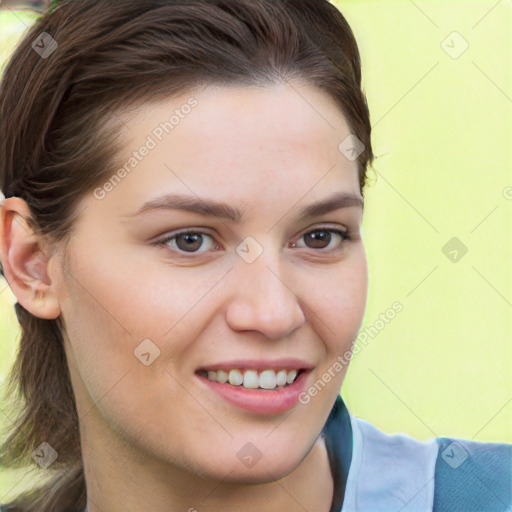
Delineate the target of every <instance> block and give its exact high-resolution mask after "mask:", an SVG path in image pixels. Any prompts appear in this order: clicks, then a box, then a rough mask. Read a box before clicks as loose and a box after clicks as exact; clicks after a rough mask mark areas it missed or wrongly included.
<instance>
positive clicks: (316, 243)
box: [305, 231, 331, 248]
mask: <svg viewBox="0 0 512 512" xmlns="http://www.w3.org/2000/svg"><path fill="white" fill-rule="evenodd" d="M319 233H320V234H319ZM308 237H309V238H310V239H311V241H312V242H313V244H312V245H309V247H313V248H318V247H320V248H322V247H325V246H322V244H325V242H327V245H329V242H330V241H331V234H330V233H329V232H328V231H312V232H311V233H309V234H307V235H306V237H305V240H307V238H308ZM306 245H307V243H306Z"/></svg>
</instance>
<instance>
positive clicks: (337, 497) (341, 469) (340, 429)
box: [321, 395, 353, 512]
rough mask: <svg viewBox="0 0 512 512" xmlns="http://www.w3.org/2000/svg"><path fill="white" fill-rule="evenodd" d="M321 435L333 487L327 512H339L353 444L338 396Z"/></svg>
mask: <svg viewBox="0 0 512 512" xmlns="http://www.w3.org/2000/svg"><path fill="white" fill-rule="evenodd" d="M321 435H322V437H323V438H324V440H325V446H326V449H327V454H328V456H329V464H330V466H331V473H332V479H333V485H334V492H333V499H332V503H331V508H330V510H329V512H340V510H341V508H342V506H343V498H344V496H345V486H346V482H347V477H348V471H349V469H350V463H351V461H352V443H353V438H352V426H351V424H350V414H349V412H348V409H347V407H346V405H345V402H344V401H343V399H342V398H341V396H340V395H338V396H337V397H336V400H335V402H334V405H333V407H332V409H331V412H330V413H329V416H328V418H327V421H326V423H325V425H324V428H323V429H322V433H321Z"/></svg>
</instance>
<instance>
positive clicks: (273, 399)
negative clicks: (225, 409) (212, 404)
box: [197, 370, 310, 414]
mask: <svg viewBox="0 0 512 512" xmlns="http://www.w3.org/2000/svg"><path fill="white" fill-rule="evenodd" d="M309 373H310V370H307V371H303V372H302V373H301V374H300V375H299V376H298V377H297V378H296V379H295V380H294V381H293V382H292V384H289V385H288V386H286V387H284V388H282V389H278V390H274V391H263V390H258V389H246V388H244V387H243V386H233V385H231V384H221V383H220V382H214V381H212V380H208V379H207V378H206V377H204V376H202V375H197V377H199V379H201V381H202V382H204V383H205V384H206V385H208V386H209V387H210V388H211V389H212V390H213V391H215V392H216V393H218V394H219V395H220V396H221V397H222V398H224V399H225V400H226V401H228V402H229V403H231V404H233V405H236V406H237V407H240V408H241V409H245V410H246V411H250V412H255V413H258V414H279V413H283V412H286V411H288V410H290V409H291V408H292V407H293V406H294V405H295V404H296V403H297V401H298V399H299V395H300V394H301V392H302V391H303V389H304V388H305V386H306V380H307V377H308V375H309Z"/></svg>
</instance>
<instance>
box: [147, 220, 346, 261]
mask: <svg viewBox="0 0 512 512" xmlns="http://www.w3.org/2000/svg"><path fill="white" fill-rule="evenodd" d="M317 231H325V232H328V233H336V234H338V235H340V236H341V238H342V243H341V246H340V247H337V248H336V249H331V250H329V249H314V248H311V247H300V249H312V250H313V251H314V252H325V253H331V252H337V251H339V250H341V249H342V246H343V245H344V243H343V242H348V241H350V240H351V239H352V237H351V236H350V233H349V231H348V230H347V231H343V230H341V229H334V228H329V227H322V226H320V227H318V228H315V229H312V230H310V231H306V232H305V233H303V234H302V235H301V236H300V237H299V239H300V238H302V237H304V236H305V235H309V234H311V233H315V232H317ZM180 235H206V236H208V237H210V238H211V239H212V240H213V236H212V235H210V234H209V233H206V232H204V231H199V230H195V229H186V230H182V231H178V232H176V233H174V234H172V235H171V236H166V237H165V238H163V239H161V240H157V241H155V242H153V243H152V245H155V246H157V247H164V248H167V249H170V250H171V251H175V252H177V253H178V254H179V255H187V256H192V257H193V256H194V255H196V256H197V255H200V254H204V253H201V252H186V251H182V250H180V249H174V248H171V247H169V246H168V243H169V242H170V241H171V240H174V239H176V238H177V237H178V236H180Z"/></svg>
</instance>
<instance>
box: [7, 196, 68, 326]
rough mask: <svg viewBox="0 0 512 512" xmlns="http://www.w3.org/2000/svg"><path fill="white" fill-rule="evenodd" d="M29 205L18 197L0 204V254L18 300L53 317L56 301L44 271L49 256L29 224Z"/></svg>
mask: <svg viewBox="0 0 512 512" xmlns="http://www.w3.org/2000/svg"><path fill="white" fill-rule="evenodd" d="M30 219H31V215H30V209H29V207H28V204H27V203H26V201H24V200H23V199H21V198H20V197H9V198H7V199H4V200H3V201H2V204H1V221H0V258H1V261H2V267H3V270H4V274H5V278H6V279H7V281H8V283H9V285H10V287H11V290H12V291H13V293H14V295H15V296H16V298H17V299H18V302H19V303H20V304H21V305H22V306H23V307H24V308H25V309H26V310H27V311H29V312H30V313H32V314H33V315H34V316H36V317H38V318H45V319H55V318H57V317H58V316H59V315H60V305H59V301H58V296H57V294H56V290H55V283H52V282H51V280H50V277H49V274H48V267H49V261H50V260H49V258H48V257H47V255H46V254H45V252H44V251H43V247H44V244H43V243H42V240H40V239H39V238H38V236H37V235H36V233H35V231H34V230H33V229H32V227H31V226H30Z"/></svg>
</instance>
